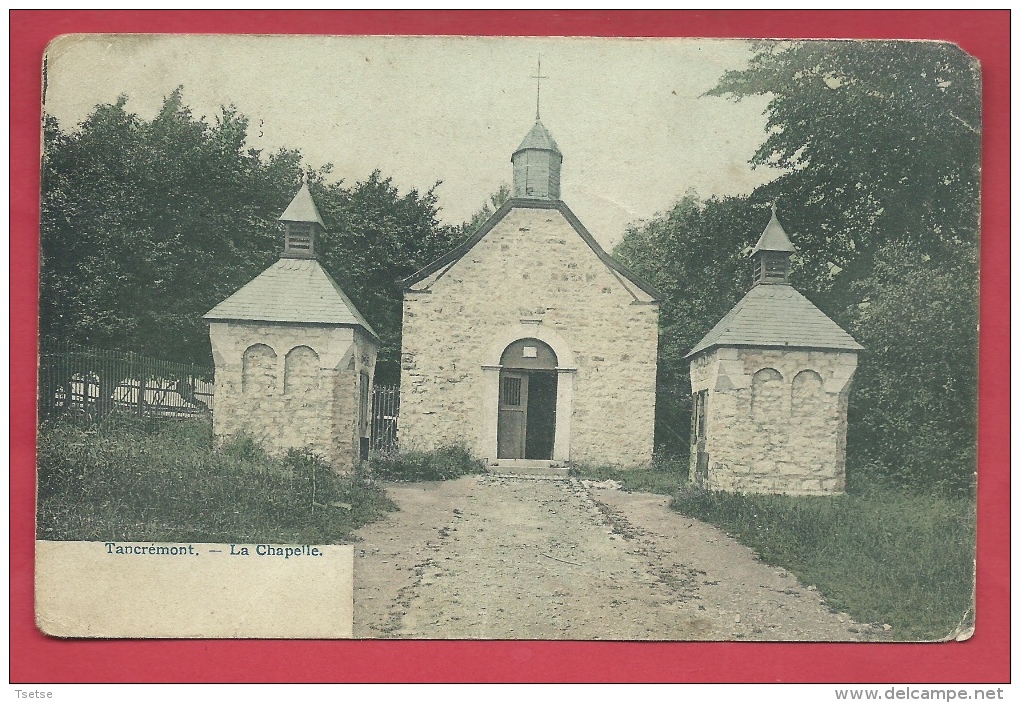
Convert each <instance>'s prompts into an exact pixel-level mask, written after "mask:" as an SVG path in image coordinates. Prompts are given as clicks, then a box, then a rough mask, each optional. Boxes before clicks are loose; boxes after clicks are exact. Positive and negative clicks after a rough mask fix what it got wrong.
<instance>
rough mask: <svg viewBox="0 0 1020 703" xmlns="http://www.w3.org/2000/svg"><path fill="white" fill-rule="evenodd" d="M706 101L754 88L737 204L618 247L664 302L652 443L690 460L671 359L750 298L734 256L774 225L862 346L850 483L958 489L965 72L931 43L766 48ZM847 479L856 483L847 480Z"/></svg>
mask: <svg viewBox="0 0 1020 703" xmlns="http://www.w3.org/2000/svg"><path fill="white" fill-rule="evenodd" d="M755 49H756V51H755V56H754V58H753V59H752V61H751V62H750V64H749V66H748V67H747V69H745V70H742V71H734V72H729V73H727V74H726V75H725V76H724V77H723V78H722V80H721V81H720V83H719V85H718V86H717V87H716V88H715V89H714V90H713V91H711V93H710V95H716V96H730V97H732V98H735V99H740V98H741V97H743V96H748V95H767V96H769V98H770V102H769V106H768V108H767V112H766V114H767V117H768V128H769V135H768V138H767V140H766V141H765V143H764V144H763V145H762V146H761V148H760V149H759V150H758V152H757V154H756V155H755V156H754V159H753V161H752V163H753V164H755V165H764V164H768V165H772V166H775V167H778V168H780V169H782V170H783V172H782V175H781V176H779V177H778V178H777V179H776V180H774V181H772V182H770V183H768V184H766V185H764V186H761V187H759V188H758V189H756V190H755V191H754V193H752V194H751V195H750V196H748V197H746V198H726V199H722V200H719V199H711V200H708V201H707V202H702V201H700V200H699V199H698V198H697V197H696V196H695V195H691V196H689V197H687V198H685V199H684V200H683V201H681V202H680V203H679V204H678V205H677V206H676V207H674V208H673V210H672V211H670V212H669V213H666V214H665V215H662V216H660V217H658V218H656V219H654V220H653V221H651V222H649V223H647V224H645V225H643V226H641V227H638V228H633V229H632V230H631V231H629V232H628V233H627V235H626V237H625V238H624V240H623V242H622V243H621V244H620V245H619V247H618V248H617V249H616V253H617V254H618V255H619V256H620V257H621V258H622V259H623V260H624V262H625V263H627V264H628V265H630V266H631V267H633V268H634V269H635V270H636V271H637V272H638V273H640V274H641V275H643V276H645V277H647V278H648V279H649V280H651V281H652V282H653V283H654V284H655V285H656V286H658V287H659V288H660V289H662V290H663V291H664V292H665V293H666V300H665V301H664V303H663V306H662V313H661V315H662V323H663V324H662V330H661V334H662V336H661V343H660V349H661V359H660V366H661V369H660V379H659V409H660V411H659V418H658V420H657V425H658V426H657V430H658V432H657V439H658V442H659V444H660V448H668V449H670V450H672V451H674V452H676V453H678V454H683V453H685V452H686V442H687V435H688V429H687V427H688V425H687V422H688V418H689V410H687V409H686V408H687V404H688V403H689V397H690V392H689V387H687V386H686V385H685V382H686V378H687V366H686V363H685V362H683V356H684V354H685V353H686V352H687V351H689V350H690V349H691V348H692V347H693V345H694V344H695V343H696V342H697V340H698V339H699V338H700V337H701V336H702V335H703V334H704V333H705V332H706V331H707V330H708V329H710V328H711V327H712V326H713V325H714V324H715V322H717V321H718V320H719V319H720V318H721V317H722V315H723V314H725V312H726V311H727V310H728V309H729V308H730V307H731V306H732V305H733V303H735V302H736V301H737V300H738V299H739V298H740V296H742V295H743V293H744V292H745V291H746V289H747V286H748V283H749V264H748V263H747V260H746V253H747V247H748V245H750V244H753V243H754V241H755V240H756V239H757V237H758V235H760V233H761V231H762V230H763V229H764V227H765V225H766V223H767V222H768V217H769V215H768V209H767V205H768V204H770V203H773V202H776V203H778V206H779V215H780V219H781V220H782V222H783V224H784V226H785V227H786V229H787V231H788V232H789V233H790V234H791V236H792V238H793V240H794V243H795V245H796V246H797V247H798V253H797V255H796V256H795V259H794V269H793V272H792V280H793V282H794V284H795V285H796V286H797V287H798V288H799V289H800V290H802V291H803V292H804V293H805V294H806V295H807V296H808V297H809V298H810V299H811V300H813V301H814V302H815V303H816V304H817V305H818V306H819V307H820V308H821V309H822V310H823V311H824V312H826V313H827V314H828V315H829V316H830V317H832V318H833V319H834V320H836V322H838V323H839V324H841V325H843V326H844V327H845V328H847V329H848V330H849V331H850V332H851V333H852V334H854V335H855V337H856V338H857V339H858V341H860V342H861V343H862V344H863V345H864V346H865V348H866V351H865V352H864V353H863V354H862V355H861V358H860V367H859V371H858V376H857V378H856V380H855V386H854V391H853V393H852V394H851V410H850V412H851V415H850V425H849V427H850V429H849V436H848V457H849V466H850V471H851V474H850V476H849V480H850V481H851V483H853V482H854V481H857V483H858V484H860V483H861V482H862V481H868V480H882V481H892V482H894V483H899V484H911V485H925V486H927V485H938V486H940V487H943V488H949V489H964V488H967V487H969V486H971V485H972V482H973V472H974V446H975V444H976V422H975V415H976V405H977V400H976V394H977V383H976V368H977V280H978V279H977V275H978V269H977V264H978V257H977V243H978V238H979V226H978V215H979V199H978V194H979V185H980V129H981V115H980V109H981V103H980V97H981V92H980V85H979V76H978V73H977V67H976V64H975V62H973V61H972V60H971V59H970V58H969V57H968V56H966V54H964V53H963V52H962V51H960V50H959V49H958V48H957V47H955V46H953V45H950V44H942V43H935V42H761V43H758V44H756V46H755ZM854 471H856V475H854Z"/></svg>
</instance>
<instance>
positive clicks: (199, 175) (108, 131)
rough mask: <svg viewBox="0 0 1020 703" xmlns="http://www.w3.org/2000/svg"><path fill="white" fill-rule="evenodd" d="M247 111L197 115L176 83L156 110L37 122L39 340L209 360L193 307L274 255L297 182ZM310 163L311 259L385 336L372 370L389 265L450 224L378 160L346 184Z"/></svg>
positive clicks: (386, 352)
mask: <svg viewBox="0 0 1020 703" xmlns="http://www.w3.org/2000/svg"><path fill="white" fill-rule="evenodd" d="M247 130H248V121H247V119H246V118H245V117H244V116H243V115H240V114H239V113H237V111H236V110H233V109H230V108H224V109H223V110H222V111H221V113H220V115H219V116H218V117H217V118H216V120H215V121H214V123H212V124H210V123H208V122H206V121H205V120H204V119H197V118H195V117H194V116H193V115H192V113H191V111H190V110H189V109H188V108H187V107H186V106H185V104H184V102H183V98H182V91H181V89H178V90H177V91H175V92H174V93H173V94H172V95H171V96H170V97H169V98H167V100H166V101H165V103H164V105H163V108H162V110H161V111H160V112H159V114H157V115H156V116H155V117H154V118H153V119H152V120H144V119H141V118H139V117H138V116H137V115H134V114H132V113H131V112H129V111H128V109H127V98H125V97H122V98H121V99H119V100H118V101H117V102H116V103H114V104H109V105H99V106H97V107H96V108H95V110H94V111H93V112H92V114H90V115H89V116H88V118H87V119H86V120H85V121H84V122H83V123H82V124H81V125H79V126H77V127H76V128H75V129H73V130H65V129H64V128H62V127H61V126H60V125H59V124H58V123H57V122H56V121H55V120H54V119H52V118H47V120H46V123H45V134H44V137H45V153H44V159H43V182H42V228H41V245H42V273H41V291H40V293H41V298H40V325H41V335H42V338H43V340H44V341H58V340H59V341H63V342H76V343H79V344H83V345H89V346H95V347H100V348H104V349H120V350H124V351H135V352H139V353H144V354H150V355H153V356H158V357H160V358H165V359H168V360H173V361H186V362H198V363H204V364H208V363H209V361H210V356H209V353H210V352H209V339H208V332H207V331H206V328H205V325H204V324H203V323H202V321H201V317H202V315H203V314H204V313H206V312H207V311H209V310H210V309H211V308H212V307H213V306H214V305H216V304H217V303H218V302H220V301H221V300H223V299H224V298H226V297H227V296H228V295H230V294H231V293H233V292H234V291H236V290H237V289H238V288H240V287H241V286H242V285H244V284H245V283H247V282H248V281H250V280H251V279H252V278H254V277H255V276H256V275H258V274H259V273H260V272H261V271H262V270H264V269H265V268H266V267H267V266H269V264H271V263H272V262H273V261H274V260H275V259H276V258H277V257H278V256H279V254H280V251H281V249H282V237H281V234H280V230H279V226H278V223H277V218H278V217H279V215H280V213H281V212H283V210H284V208H286V206H287V204H288V203H289V202H290V199H291V198H292V197H293V196H294V194H295V193H296V192H297V189H298V187H299V183H300V178H301V174H302V172H308V171H309V169H308V168H307V167H305V166H303V164H302V160H301V155H300V154H299V153H298V152H296V151H288V150H281V151H278V152H276V153H272V154H264V153H262V152H260V151H259V150H256V149H252V148H249V147H247V146H246V139H247ZM328 174H329V168H328V167H326V168H323V169H321V170H319V171H311V172H309V173H308V176H309V179H310V180H311V187H312V192H313V196H314V197H315V198H316V201H317V203H318V205H319V209H320V211H321V214H322V217H323V220H324V222H325V224H326V228H327V230H328V232H327V235H326V237H325V239H324V241H323V243H322V244H323V246H322V250H323V252H324V253H323V255H322V256H321V261H322V263H323V265H324V266H325V267H326V269H327V270H328V271H329V272H330V274H331V275H333V276H334V278H336V279H337V281H338V282H339V283H340V284H341V287H342V288H343V289H344V291H345V292H346V293H347V294H348V295H349V296H350V297H351V299H352V300H353V301H354V303H355V305H357V306H358V308H359V310H360V311H361V312H362V314H363V315H365V317H366V318H367V319H368V320H369V322H370V323H372V325H373V326H374V327H375V328H376V331H377V332H379V334H380V335H381V336H382V338H383V349H382V352H381V359H380V360H381V366H380V369H379V371H380V376H381V380H382V381H383V382H395V381H396V379H397V377H398V375H399V364H398V357H399V349H400V299H401V293H400V288H399V285H398V279H399V278H400V277H402V276H407V275H409V274H411V273H413V272H414V271H416V270H417V269H419V268H421V267H422V266H424V265H425V264H427V263H429V262H430V261H432V260H433V259H435V258H438V257H439V256H440V255H442V254H443V253H445V252H446V250H448V249H449V248H450V247H451V246H452V245H453V242H454V241H455V240H456V239H457V238H458V237H459V236H460V234H461V231H460V228H456V227H444V226H442V225H440V224H439V222H438V219H437V205H436V198H435V195H434V193H433V192H432V191H429V192H426V193H424V194H419V193H418V192H417V191H413V190H412V191H410V192H408V193H405V194H400V193H398V191H397V189H396V188H395V187H394V186H393V184H392V182H391V181H390V180H389V179H387V178H384V177H382V176H381V175H380V174H379V173H374V174H372V175H371V176H370V177H369V178H368V179H367V180H365V181H364V182H360V183H356V184H354V185H352V186H346V185H345V184H343V183H328V182H327V181H326V178H327V176H328Z"/></svg>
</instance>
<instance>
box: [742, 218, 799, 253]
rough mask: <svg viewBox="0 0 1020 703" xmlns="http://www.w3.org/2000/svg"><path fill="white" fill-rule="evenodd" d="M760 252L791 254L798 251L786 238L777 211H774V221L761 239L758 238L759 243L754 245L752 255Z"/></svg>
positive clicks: (766, 228)
mask: <svg viewBox="0 0 1020 703" xmlns="http://www.w3.org/2000/svg"><path fill="white" fill-rule="evenodd" d="M759 251H785V252H791V253H792V252H795V251H797V250H796V248H795V247H794V246H793V242H791V241H790V238H789V237H788V236H786V230H784V229H783V226H782V225H781V224H779V220H778V219H777V218H776V211H775V210H773V211H772V219H771V220H769V223H768V225H767V226H766V227H765V231H764V232H762V233H761V237H759V238H758V243H757V244H755V245H754V249H752V250H751V253H752V254H755V253H757V252H759Z"/></svg>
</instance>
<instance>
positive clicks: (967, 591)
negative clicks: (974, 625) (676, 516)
mask: <svg viewBox="0 0 1020 703" xmlns="http://www.w3.org/2000/svg"><path fill="white" fill-rule="evenodd" d="M672 507H673V509H674V510H677V511H679V512H681V513H683V514H684V515H688V516H690V517H694V518H697V519H699V520H704V521H705V522H709V523H712V524H714V525H717V526H719V527H720V528H722V529H723V530H725V531H726V532H728V533H729V534H730V535H732V536H733V537H734V538H735V539H737V540H739V541H740V542H742V543H743V544H745V545H747V546H748V547H751V548H752V549H753V550H755V552H757V554H758V555H759V557H760V558H761V560H762V561H764V562H765V563H767V564H772V565H775V566H781V567H783V568H785V569H788V570H789V571H790V572H792V573H793V574H795V575H796V576H797V577H798V579H800V581H801V582H802V583H804V584H805V585H809V586H815V587H817V589H818V590H819V591H820V592H821V593H822V594H823V595H824V596H825V599H826V602H827V603H828V605H829V606H830V607H832V608H834V609H835V610H838V611H844V612H847V613H849V614H850V615H851V616H852V617H853V618H854V619H855V620H857V621H858V622H862V623H872V624H879V625H881V624H886V623H887V624H889V625H891V626H892V628H893V630H892V635H893V636H894V637H895V638H896V639H899V640H936V639H943V638H947V637H950V636H952V635H953V634H954V633H955V632H956V631H957V629H958V628H961V627H966V626H967V625H968V624H969V623H970V621H971V619H972V614H973V599H974V547H975V541H974V540H975V510H974V507H975V506H974V501H973V499H972V498H970V497H966V496H963V497H960V496H943V495H930V494H918V493H911V492H907V491H903V490H884V491H874V492H867V493H864V494H860V495H838V496H785V495H741V494H732V493H723V492H715V491H704V490H699V489H695V488H688V489H685V490H682V491H680V492H679V493H678V494H677V495H676V496H675V497H674V499H673V502H672Z"/></svg>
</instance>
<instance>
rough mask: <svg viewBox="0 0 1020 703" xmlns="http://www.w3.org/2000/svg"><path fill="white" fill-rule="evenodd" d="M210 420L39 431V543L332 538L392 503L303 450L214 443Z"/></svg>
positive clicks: (345, 536) (346, 535) (340, 538)
mask: <svg viewBox="0 0 1020 703" xmlns="http://www.w3.org/2000/svg"><path fill="white" fill-rule="evenodd" d="M212 444H213V442H212V431H211V427H210V425H209V423H208V421H181V420H176V421H168V422H166V423H163V424H161V425H159V426H157V427H154V428H152V429H145V428H140V427H136V426H133V425H132V424H131V423H122V422H110V423H106V422H105V421H104V423H101V424H100V425H98V426H95V427H93V428H89V429H83V428H82V427H78V426H75V425H72V424H67V423H56V424H52V425H43V426H42V427H40V430H39V464H38V468H39V503H38V507H37V532H38V537H39V538H40V539H56V540H122V541H128V540H130V541H173V542H185V541H194V542H203V541H204V542H238V543H254V542H267V543H271V542H276V543H280V542H282V543H293V542H307V543H320V544H322V543H337V542H346V541H349V540H350V539H351V531H352V530H354V529H356V528H358V527H360V526H361V525H364V524H366V523H368V522H372V521H373V520H377V519H378V518H379V517H381V516H382V515H383V514H385V513H386V512H387V511H389V510H393V509H395V506H394V504H393V503H392V502H391V501H390V500H389V499H388V498H386V496H385V493H384V492H383V490H382V489H381V488H379V487H378V486H374V485H371V484H369V483H367V482H366V481H365V480H364V479H362V478H360V477H357V476H339V475H337V474H336V473H335V472H334V471H333V470H332V469H331V468H330V467H329V466H328V465H327V464H326V463H325V462H324V461H322V460H321V459H320V458H319V457H317V456H315V455H314V454H311V453H309V452H296V451H293V452H289V453H288V454H287V455H286V456H285V457H283V458H279V459H277V458H273V457H269V456H267V455H266V453H265V451H263V449H262V447H261V446H259V445H258V443H257V442H254V441H253V440H251V438H244V437H242V438H239V439H236V440H233V441H231V442H228V443H227V444H225V445H224V446H223V447H222V448H221V449H220V450H219V451H216V450H214V449H213V447H212Z"/></svg>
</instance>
